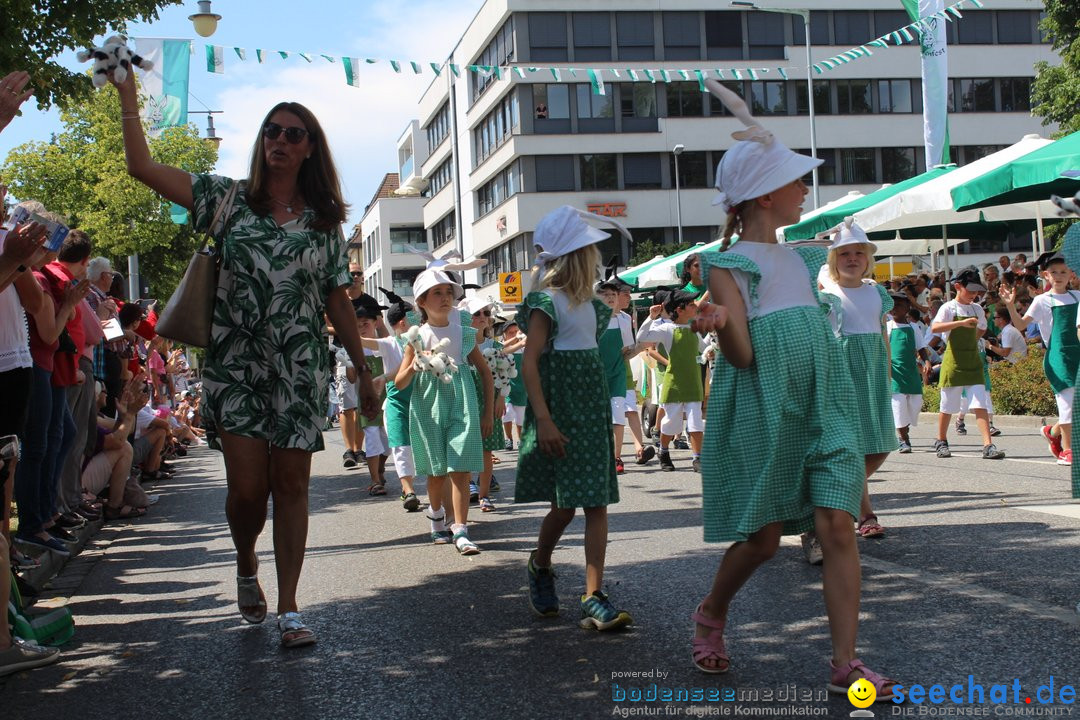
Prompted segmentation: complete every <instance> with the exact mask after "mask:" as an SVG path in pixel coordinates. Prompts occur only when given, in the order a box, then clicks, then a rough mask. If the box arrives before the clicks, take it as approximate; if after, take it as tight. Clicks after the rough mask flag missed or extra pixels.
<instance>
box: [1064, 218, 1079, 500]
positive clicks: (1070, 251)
mask: <svg viewBox="0 0 1080 720" xmlns="http://www.w3.org/2000/svg"><path fill="white" fill-rule="evenodd" d="M1061 254H1062V255H1064V256H1065V263H1066V264H1067V265H1068V266H1069V269H1070V270H1072V271H1073V272H1077V271H1080V223H1075V224H1074V225H1072V226H1071V227H1070V228H1069V230H1068V231H1067V232H1066V233H1065V242H1064V243H1063V244H1062V246H1061ZM1077 382H1080V368H1078V369H1077V372H1076V377H1075V379H1074V382H1073V386H1074V387H1075V386H1076V384H1077ZM1072 446H1073V448H1074V450H1075V449H1076V448H1080V422H1073V424H1072ZM1072 496H1073V498H1074V499H1077V500H1080V462H1074V463H1073V464H1072Z"/></svg>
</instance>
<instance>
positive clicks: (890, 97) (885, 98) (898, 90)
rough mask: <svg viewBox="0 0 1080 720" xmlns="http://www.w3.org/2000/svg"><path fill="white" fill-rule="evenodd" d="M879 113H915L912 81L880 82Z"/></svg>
mask: <svg viewBox="0 0 1080 720" xmlns="http://www.w3.org/2000/svg"><path fill="white" fill-rule="evenodd" d="M878 109H879V110H878V111H879V112H883V113H909V112H914V104H913V103H912V101H911V81H910V80H878Z"/></svg>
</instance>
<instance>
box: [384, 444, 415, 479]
mask: <svg viewBox="0 0 1080 720" xmlns="http://www.w3.org/2000/svg"><path fill="white" fill-rule="evenodd" d="M390 457H391V459H392V460H393V461H394V472H396V473H397V476H398V478H403V477H407V478H411V477H414V476H415V475H416V463H415V462H413V454H412V447H410V446H409V445H402V446H400V447H396V448H390Z"/></svg>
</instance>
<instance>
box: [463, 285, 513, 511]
mask: <svg viewBox="0 0 1080 720" xmlns="http://www.w3.org/2000/svg"><path fill="white" fill-rule="evenodd" d="M475 307H476V306H475V305H472V306H470V308H469V309H470V310H472V309H473V308H475ZM484 313H487V314H486V315H485V314H484ZM470 322H471V323H472V326H473V328H474V329H475V330H476V335H477V338H478V340H480V342H479V343H478V345H479V347H480V349H481V351H483V350H485V349H486V348H488V347H495V348H501V347H502V346H501V345H500V344H499V343H498V342H494V341H492V340H491V335H492V321H491V305H490V304H489V305H485V306H484V307H483V308H479V309H476V310H475V312H473V313H472V315H471V317H470ZM489 370H490V368H489ZM472 373H473V380H474V381H475V383H476V392H477V395H478V396H479V394H480V393H482V392H483V380H482V378H481V377H480V373H479V372H478V371H477V370H476V368H473V371H472ZM492 406H493V408H494V409H493V411H492V412H493V413H494V415H493V416H492V423H493V424H492V427H491V432H489V433H488V434H487V435H485V436H484V442H483V446H484V469H483V471H481V473H480V475H479V476H478V477H477V478H476V480H477V482H476V484H475V485H472V484H470V486H469V499H470V500H472V498H473V496H475V497H476V499H477V501H478V502H479V503H480V512H495V503H493V502H491V497H490V496H491V483H492V479H493V476H494V473H495V456H494V455H492V452H493V451H495V450H502V449H504V448H505V447H506V436H505V435H504V434H503V427H502V416H503V413H504V412H505V411H506V406H505V404H504V401H503V397H502V395H500V394H499V393H495V402H494V403H493V405H492Z"/></svg>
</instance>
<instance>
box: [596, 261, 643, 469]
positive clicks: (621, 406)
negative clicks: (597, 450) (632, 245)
mask: <svg viewBox="0 0 1080 720" xmlns="http://www.w3.org/2000/svg"><path fill="white" fill-rule="evenodd" d="M612 261H613V262H612V264H609V265H608V267H607V272H606V277H605V278H604V279H603V280H601V281H600V282H598V283H597V284H596V294H597V296H598V297H599V298H600V300H601V301H602V302H603V303H604V304H605V305H607V306H608V307H609V308H611V320H609V321H608V326H607V329H606V330H605V331H604V334H603V335H601V336H600V343H599V346H600V360H601V361H602V362H603V363H604V372H605V374H606V376H607V386H608V393H609V394H610V397H611V422H612V426H611V429H612V437H613V438H614V442H615V472H616V473H618V474H620V475H621V474H623V473H624V472H626V468H625V466H624V465H623V461H622V446H623V438H624V432H625V430H626V422H627V420H626V393H627V389H628V386H627V382H626V359H627V358H628V357H630V356H631V355H633V354H634V353H635V352H636V350H637V347H636V343H635V342H634V334H633V332H632V331H631V329H630V316H629V315H627V314H626V313H624V312H619V309H618V304H619V291H620V290H621V289H622V286H623V285H624V284H625V283H623V282H622V281H621V280H619V279H618V277H617V276H616V275H615V266H614V264H613V263H614V258H613V259H612ZM634 407H637V403H636V402H635V404H634Z"/></svg>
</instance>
